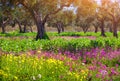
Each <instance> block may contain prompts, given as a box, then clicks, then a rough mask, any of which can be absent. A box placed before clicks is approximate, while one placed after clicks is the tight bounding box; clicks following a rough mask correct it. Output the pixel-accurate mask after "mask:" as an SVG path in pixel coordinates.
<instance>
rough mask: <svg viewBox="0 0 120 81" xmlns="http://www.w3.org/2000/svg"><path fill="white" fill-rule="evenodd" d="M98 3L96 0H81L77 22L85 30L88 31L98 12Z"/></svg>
mask: <svg viewBox="0 0 120 81" xmlns="http://www.w3.org/2000/svg"><path fill="white" fill-rule="evenodd" d="M96 7H97V5H96V3H95V1H94V0H81V4H80V5H79V6H78V8H77V14H76V15H77V18H76V24H77V25H78V26H80V27H81V28H82V29H83V31H84V32H87V30H88V28H89V27H90V25H91V23H92V21H93V20H94V17H93V16H94V14H95V13H96Z"/></svg>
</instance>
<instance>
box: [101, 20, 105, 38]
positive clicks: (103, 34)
mask: <svg viewBox="0 0 120 81" xmlns="http://www.w3.org/2000/svg"><path fill="white" fill-rule="evenodd" d="M100 28H101V36H103V37H106V35H105V30H104V20H101V26H100Z"/></svg>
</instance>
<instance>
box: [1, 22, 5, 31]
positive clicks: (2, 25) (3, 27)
mask: <svg viewBox="0 0 120 81" xmlns="http://www.w3.org/2000/svg"><path fill="white" fill-rule="evenodd" d="M1 27H2V33H5V32H6V31H5V25H4V24H1Z"/></svg>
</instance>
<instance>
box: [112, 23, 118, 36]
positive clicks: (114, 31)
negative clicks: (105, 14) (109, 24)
mask: <svg viewBox="0 0 120 81" xmlns="http://www.w3.org/2000/svg"><path fill="white" fill-rule="evenodd" d="M113 36H114V37H116V38H118V34H117V23H116V22H115V21H114V22H113Z"/></svg>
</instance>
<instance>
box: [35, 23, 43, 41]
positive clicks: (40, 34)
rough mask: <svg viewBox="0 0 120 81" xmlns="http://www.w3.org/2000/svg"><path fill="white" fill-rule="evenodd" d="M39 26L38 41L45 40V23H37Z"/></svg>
mask: <svg viewBox="0 0 120 81" xmlns="http://www.w3.org/2000/svg"><path fill="white" fill-rule="evenodd" d="M36 23H38V24H37V36H36V40H38V39H44V38H45V27H44V23H42V22H36Z"/></svg>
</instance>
